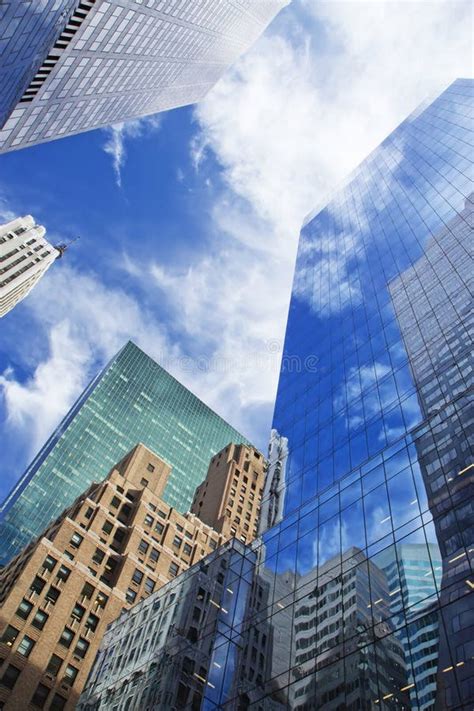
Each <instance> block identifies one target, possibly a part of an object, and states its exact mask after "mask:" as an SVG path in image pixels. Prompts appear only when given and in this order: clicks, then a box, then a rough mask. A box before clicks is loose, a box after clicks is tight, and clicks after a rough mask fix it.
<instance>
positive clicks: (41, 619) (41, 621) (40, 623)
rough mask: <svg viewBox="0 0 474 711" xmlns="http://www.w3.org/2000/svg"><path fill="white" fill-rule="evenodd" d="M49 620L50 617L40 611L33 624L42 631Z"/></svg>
mask: <svg viewBox="0 0 474 711" xmlns="http://www.w3.org/2000/svg"><path fill="white" fill-rule="evenodd" d="M48 619H49V615H47V614H46V612H43V610H38V612H37V613H36V615H35V616H34V617H33V619H32V621H31V624H32V625H33V627H36V629H37V630H42V629H43V627H44V626H45V624H46V623H47V621H48Z"/></svg>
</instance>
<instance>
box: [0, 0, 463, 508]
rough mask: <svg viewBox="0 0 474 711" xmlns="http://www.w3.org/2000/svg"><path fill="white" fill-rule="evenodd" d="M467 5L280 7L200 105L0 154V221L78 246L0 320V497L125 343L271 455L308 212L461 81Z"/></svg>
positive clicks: (297, 3) (309, 4)
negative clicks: (22, 221) (427, 102)
mask: <svg viewBox="0 0 474 711" xmlns="http://www.w3.org/2000/svg"><path fill="white" fill-rule="evenodd" d="M471 13H472V9H471V6H470V3H468V2H457V1H456V0H452V1H448V2H434V3H430V2H419V3H418V2H389V3H385V2H377V3H374V2H362V1H361V2H355V1H353V2H347V3H345V2H336V3H334V2H331V3H319V2H316V1H313V2H310V1H308V2H304V1H303V0H299V1H298V0H294V2H293V3H292V4H291V5H290V6H289V7H288V8H286V9H285V10H284V11H282V12H281V13H280V15H279V17H278V18H277V19H276V21H275V22H274V23H273V24H272V25H271V26H270V28H269V29H268V30H267V32H266V33H265V34H264V35H263V36H262V38H261V39H260V40H259V41H258V42H257V43H256V45H255V46H254V47H253V49H252V50H251V51H250V52H248V53H247V54H246V55H245V56H244V57H243V58H241V60H240V61H239V62H238V63H237V64H236V65H235V66H234V67H233V68H232V69H230V70H229V71H228V72H227V73H226V75H225V76H224V77H223V79H222V80H221V81H220V82H219V83H218V85H216V87H215V88H214V89H213V90H212V91H211V92H210V93H209V95H208V96H207V98H206V99H205V100H204V101H203V102H202V103H201V104H200V105H199V106H197V107H187V108H183V109H179V110H175V111H171V112H167V113H164V114H161V115H158V116H157V117H153V118H151V119H145V120H142V121H138V122H134V123H132V124H127V125H125V126H119V127H115V128H113V129H107V130H101V131H93V132H88V133H85V134H82V135H79V136H75V137H71V138H67V139H62V140H60V141H53V142H50V143H46V144H43V145H40V146H36V147H33V148H28V149H26V150H23V151H15V152H13V153H10V154H6V155H2V156H0V217H3V218H5V219H10V218H11V217H12V216H16V215H23V214H32V215H33V216H34V217H35V218H36V220H37V221H38V222H39V223H41V224H44V225H45V226H46V228H47V231H48V237H49V239H50V240H51V241H53V242H56V241H62V240H69V239H72V238H73V237H75V236H76V235H80V237H81V239H80V241H79V242H77V244H75V245H74V246H73V247H72V248H71V250H70V251H69V252H68V253H67V255H66V257H65V258H64V259H63V260H62V261H61V262H58V263H57V264H55V265H54V266H53V267H52V268H51V270H50V271H49V272H48V274H47V275H46V277H45V278H44V279H43V280H42V282H41V283H40V284H39V286H38V287H37V288H36V289H35V290H34V292H33V293H32V294H31V295H30V296H29V297H28V298H27V299H26V300H25V301H24V302H23V303H22V304H20V305H19V306H17V307H16V308H15V309H14V311H12V312H11V313H10V314H9V315H8V316H7V317H5V318H4V319H2V321H1V322H0V389H1V400H0V442H1V452H2V455H1V478H2V484H1V487H2V491H1V492H0V494H2V493H5V492H6V491H7V490H8V489H9V488H10V486H11V485H12V483H13V482H14V481H15V480H16V479H17V478H18V477H19V476H20V474H21V473H22V470H23V469H24V467H25V465H26V464H27V463H28V461H29V460H30V459H31V457H32V456H33V455H34V454H35V452H36V451H37V450H38V448H39V447H40V446H41V444H42V443H43V442H44V440H45V439H46V437H47V436H48V434H49V433H50V432H51V431H52V429H53V427H54V426H55V425H56V424H57V422H58V421H59V419H60V418H61V417H62V416H63V415H64V414H65V412H66V411H67V410H68V408H69V406H70V405H71V403H72V402H73V400H74V399H75V398H76V397H77V395H78V394H79V393H80V392H81V390H82V389H83V388H84V386H85V385H86V384H87V382H88V380H89V379H90V378H91V377H92V376H93V375H94V374H95V372H96V371H97V370H98V369H99V368H100V367H102V365H103V364H104V363H105V362H106V361H107V360H108V359H109V358H110V357H111V356H112V355H113V353H114V352H116V351H117V350H118V349H119V348H120V347H121V346H122V345H123V343H124V342H125V341H126V340H127V339H128V338H131V339H132V340H134V341H135V342H136V343H137V344H138V345H140V346H141V347H143V348H144V349H145V350H146V351H147V352H148V353H149V354H150V355H152V356H153V357H155V358H156V359H157V360H159V361H160V362H161V363H162V364H163V365H164V366H165V367H167V368H168V369H169V370H170V371H171V372H172V373H173V374H174V375H175V376H176V377H178V378H179V379H180V380H181V381H182V382H183V383H184V384H185V385H187V386H188V387H190V389H191V390H193V391H194V392H196V394H198V395H199V396H200V397H201V398H202V399H203V400H204V401H205V402H207V403H208V404H209V405H210V406H212V407H213V408H214V409H215V410H216V411H218V412H219V413H220V414H221V415H223V416H224V417H226V418H227V419H228V420H229V421H230V422H231V423H232V424H233V425H235V426H236V427H238V428H239V429H240V430H241V431H242V432H243V433H244V434H246V435H247V436H249V437H251V438H252V439H253V440H254V441H255V442H256V444H257V445H258V446H260V447H262V448H265V447H266V441H267V436H268V431H269V427H270V422H271V415H272V410H273V400H274V396H275V391H276V383H277V377H278V368H279V361H280V356H281V345H282V341H283V335H284V327H285V320H286V312H287V308H288V302H289V297H290V290H291V282H292V273H293V266H294V259H295V254H296V247H297V240H298V232H299V228H300V225H301V223H302V220H303V218H304V216H305V214H306V213H307V212H309V211H310V210H312V209H313V208H314V206H315V205H318V204H324V200H325V197H326V196H327V195H328V194H329V193H330V191H331V189H333V188H334V187H335V186H336V185H337V184H338V182H339V181H341V180H342V179H343V177H344V176H345V175H346V174H347V173H348V172H349V171H350V170H352V169H353V168H354V167H355V166H356V165H357V164H358V163H359V162H360V161H361V160H362V159H363V158H364V157H365V156H366V155H367V153H368V152H369V151H370V150H371V149H372V148H374V147H375V146H376V145H378V143H380V141H381V140H383V138H384V137H385V136H386V135H387V134H388V133H389V132H390V131H391V130H392V129H393V128H394V127H395V126H396V125H397V124H398V123H399V122H400V121H401V120H403V119H404V118H405V116H406V115H407V114H408V113H409V112H410V111H412V110H413V109H414V108H415V107H416V106H417V104H418V103H419V102H420V101H422V100H423V99H424V98H425V97H426V96H429V95H430V94H431V93H433V92H436V91H438V90H440V89H442V88H444V87H445V86H446V85H447V84H449V83H450V82H451V81H452V80H453V79H454V78H455V77H456V76H468V75H470V74H471V73H472V67H471V65H470V61H471V60H470V51H471V49H472V47H471V39H470V25H471V23H470V19H471Z"/></svg>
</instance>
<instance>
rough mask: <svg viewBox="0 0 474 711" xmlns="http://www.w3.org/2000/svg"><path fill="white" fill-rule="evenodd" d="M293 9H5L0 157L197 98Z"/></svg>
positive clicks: (260, 0)
mask: <svg viewBox="0 0 474 711" xmlns="http://www.w3.org/2000/svg"><path fill="white" fill-rule="evenodd" d="M287 4H288V0H239V1H238V2H234V1H233V0H204V1H202V0H200V1H199V2H194V1H193V0H185V2H175V0H153V1H150V0H149V1H148V2H141V1H139V0H137V1H136V2H135V0H120V1H119V0H109V2H106V1H105V0H80V1H79V0H75V1H74V2H71V0H59V1H58V2H44V3H41V6H38V7H36V8H32V7H31V6H30V5H31V4H29V3H18V2H12V3H10V4H7V6H6V9H5V11H4V12H3V13H2V16H1V17H0V40H2V42H0V46H2V44H3V46H4V47H5V49H4V50H3V53H2V54H0V97H2V98H1V99H0V152H2V151H3V152H5V151H9V150H13V149H15V148H23V147H25V146H31V145H35V144H36V143H42V142H44V141H50V140H53V139H55V138H61V137H63V136H70V135H72V134H75V133H81V132H82V131H87V130H89V129H92V128H99V127H101V126H107V125H110V124H113V123H117V122H119V121H126V120H128V119H133V118H138V117H140V116H146V115H148V114H154V113H157V112H158V111H165V110H167V109H172V108H176V107H178V106H185V105H186V104H192V103H194V102H196V101H199V100H200V99H202V98H203V97H204V96H205V95H206V93H207V92H208V91H209V89H211V88H212V87H213V86H214V84H215V83H216V82H217V80H218V79H219V78H220V77H221V76H222V74H223V73H224V72H225V70H226V69H227V68H228V67H229V66H230V65H231V64H232V63H233V62H234V61H235V60H236V59H237V58H238V57H239V56H240V55H241V54H242V53H243V52H245V51H246V50H247V49H248V48H249V47H250V46H251V45H252V44H253V42H255V40H256V39H257V38H258V37H259V35H260V34H261V33H262V32H263V31H264V29H265V28H266V26H267V25H268V24H269V22H271V20H272V19H273V18H274V17H275V15H276V14H277V13H278V12H279V10H280V9H281V8H282V7H283V6H284V5H287Z"/></svg>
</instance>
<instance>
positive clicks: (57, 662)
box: [46, 654, 64, 676]
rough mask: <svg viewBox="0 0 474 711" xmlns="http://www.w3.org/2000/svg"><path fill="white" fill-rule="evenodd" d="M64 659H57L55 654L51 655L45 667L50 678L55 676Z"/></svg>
mask: <svg viewBox="0 0 474 711" xmlns="http://www.w3.org/2000/svg"><path fill="white" fill-rule="evenodd" d="M63 661H64V659H61V657H58V655H57V654H53V655H51V659H50V660H49V662H48V666H47V667H46V674H51V676H57V675H58V672H59V670H60V669H61V665H62V663H63Z"/></svg>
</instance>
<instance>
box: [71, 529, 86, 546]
mask: <svg viewBox="0 0 474 711" xmlns="http://www.w3.org/2000/svg"><path fill="white" fill-rule="evenodd" d="M83 540H84V538H83V537H82V536H81V535H80V534H79V533H73V534H72V536H71V540H70V541H69V543H70V544H71V546H72V547H73V548H79V546H80V545H81V543H82V541H83Z"/></svg>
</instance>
